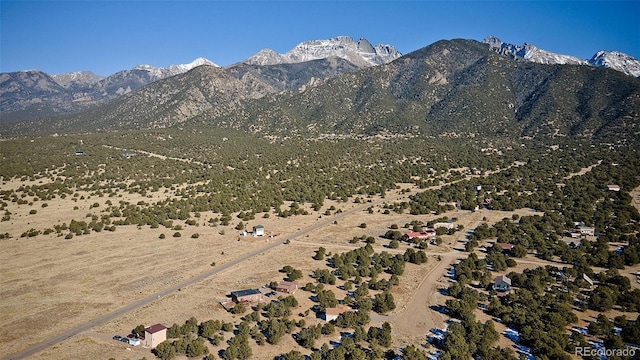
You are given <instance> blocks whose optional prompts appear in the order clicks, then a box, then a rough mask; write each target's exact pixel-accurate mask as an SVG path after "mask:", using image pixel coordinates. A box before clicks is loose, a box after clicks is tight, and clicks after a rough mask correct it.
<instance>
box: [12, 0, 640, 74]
mask: <svg viewBox="0 0 640 360" xmlns="http://www.w3.org/2000/svg"><path fill="white" fill-rule="evenodd" d="M339 35H348V36H351V37H353V38H355V39H357V38H360V37H364V38H366V39H368V40H369V41H370V42H371V43H373V44H374V45H375V44H379V43H382V44H390V45H393V46H395V47H396V48H397V49H398V50H399V51H401V52H402V53H405V54H406V53H409V52H411V51H413V50H417V49H419V48H422V47H424V46H427V45H429V44H431V43H433V42H435V41H438V40H442V39H454V38H465V39H474V40H478V41H481V40H482V39H484V38H485V37H486V36H488V35H494V36H497V37H498V38H500V39H501V40H503V41H505V42H509V43H514V44H523V43H525V42H529V43H531V44H534V45H536V46H538V47H539V48H542V49H545V50H549V51H553V52H557V53H560V54H566V55H574V56H577V57H580V58H584V59H586V58H590V57H591V56H592V55H593V54H594V53H595V52H597V51H599V50H607V51H613V50H617V51H622V52H624V53H627V54H629V55H632V56H634V57H636V58H639V59H640V1H638V0H632V1H578V0H574V1H550V0H548V1H497V0H496V1H418V0H415V1H11V0H0V72H11V71H18V70H27V69H39V70H42V71H45V72H47V73H50V74H60V73H66V72H72V71H80V70H89V71H93V72H94V73H96V74H99V75H111V74H113V73H115V72H117V71H120V70H124V69H130V68H133V67H134V66H136V65H139V64H150V65H154V66H168V65H170V64H184V63H188V62H191V61H192V60H193V59H195V58H197V57H206V58H208V59H209V60H211V61H213V62H215V63H216V64H218V65H221V66H226V65H230V64H233V63H235V62H238V61H241V60H243V59H245V58H247V57H249V56H250V55H252V54H253V53H255V52H257V51H259V50H261V49H263V48H271V49H274V50H276V51H278V52H281V53H283V52H286V51H287V50H289V49H291V48H292V47H294V46H295V45H296V44H298V43H300V42H302V41H304V40H314V39H328V38H331V37H335V36H339Z"/></svg>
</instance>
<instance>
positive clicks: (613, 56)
mask: <svg viewBox="0 0 640 360" xmlns="http://www.w3.org/2000/svg"><path fill="white" fill-rule="evenodd" d="M482 42H483V43H485V44H488V45H489V48H490V49H492V50H494V51H496V52H497V53H499V54H502V55H506V56H509V57H511V58H519V59H524V60H528V61H532V62H536V63H539V64H573V65H591V66H596V67H605V68H610V69H613V70H617V71H620V72H623V73H625V74H627V75H631V76H633V77H640V60H638V59H636V58H634V57H633V56H630V55H627V54H624V53H621V52H617V51H614V52H607V51H604V50H603V51H599V52H597V53H596V54H595V55H593V57H592V58H591V59H589V60H583V59H579V58H577V57H575V56H570V55H561V54H556V53H553V52H550V51H546V50H542V49H539V48H537V47H536V46H535V45H532V44H528V43H525V44H524V45H514V44H509V43H505V42H503V41H501V40H500V39H498V38H497V37H495V36H488V37H487V38H485V39H484V40H483V41H482Z"/></svg>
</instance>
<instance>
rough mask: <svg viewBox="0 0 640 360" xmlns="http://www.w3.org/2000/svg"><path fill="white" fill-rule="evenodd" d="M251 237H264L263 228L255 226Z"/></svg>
mask: <svg viewBox="0 0 640 360" xmlns="http://www.w3.org/2000/svg"><path fill="white" fill-rule="evenodd" d="M253 236H264V226H262V225H256V226H254V227H253Z"/></svg>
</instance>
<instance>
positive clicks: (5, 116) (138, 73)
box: [0, 58, 217, 123]
mask: <svg viewBox="0 0 640 360" xmlns="http://www.w3.org/2000/svg"><path fill="white" fill-rule="evenodd" d="M200 65H212V66H217V65H215V64H214V63H212V62H211V61H209V60H207V59H204V58H198V59H196V60H194V61H193V62H191V63H189V64H183V65H170V66H167V67H153V66H150V65H139V66H136V67H135V68H133V69H131V70H123V71H119V72H117V73H115V74H113V75H111V76H108V77H106V78H104V77H100V76H98V75H95V74H93V73H91V72H73V73H67V74H59V75H48V74H46V73H43V72H41V71H39V70H29V71H18V72H14V73H2V74H0V114H2V117H1V119H0V122H2V123H7V122H15V121H21V120H24V119H29V118H33V117H45V116H52V115H57V114H69V113H74V112H78V111H82V110H85V109H88V108H91V107H94V106H97V105H99V104H102V103H104V102H106V101H110V100H113V99H115V98H117V97H120V96H122V95H124V94H127V93H130V92H132V91H134V90H137V89H139V88H141V87H143V86H145V85H147V84H150V83H152V82H154V81H158V80H160V79H164V78H166V77H169V76H174V75H177V74H182V73H184V72H187V71H189V70H191V69H193V68H194V67H196V66H200Z"/></svg>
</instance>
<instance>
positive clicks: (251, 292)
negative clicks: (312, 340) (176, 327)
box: [220, 281, 351, 321]
mask: <svg viewBox="0 0 640 360" xmlns="http://www.w3.org/2000/svg"><path fill="white" fill-rule="evenodd" d="M297 289H298V284H297V283H296V282H294V281H281V282H279V283H278V285H276V287H275V291H276V292H278V293H283V294H294V293H295V292H296V290H297ZM267 297H269V293H265V292H263V291H261V290H260V289H244V290H237V291H232V292H231V301H230V302H229V301H223V302H221V303H220V304H221V305H222V306H223V307H224V308H225V309H230V308H231V307H232V305H235V304H252V303H258V302H263V301H266V298H267ZM349 310H351V308H349V307H348V306H345V305H343V304H338V306H336V307H332V308H327V309H325V312H324V314H322V317H323V318H324V320H326V321H332V320H335V319H337V318H338V316H339V315H340V314H342V313H344V312H345V311H349Z"/></svg>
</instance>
